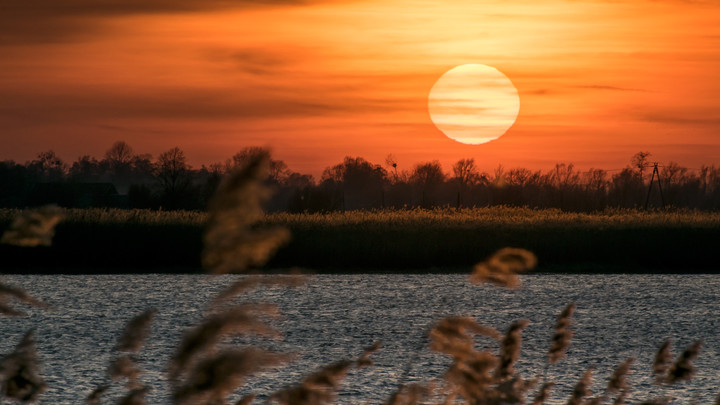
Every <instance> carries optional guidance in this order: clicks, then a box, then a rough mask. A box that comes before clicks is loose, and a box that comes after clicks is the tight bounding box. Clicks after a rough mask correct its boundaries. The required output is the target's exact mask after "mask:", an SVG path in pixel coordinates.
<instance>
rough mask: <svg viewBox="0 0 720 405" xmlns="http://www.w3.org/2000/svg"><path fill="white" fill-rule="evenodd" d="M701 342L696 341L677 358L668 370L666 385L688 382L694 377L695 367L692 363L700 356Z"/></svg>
mask: <svg viewBox="0 0 720 405" xmlns="http://www.w3.org/2000/svg"><path fill="white" fill-rule="evenodd" d="M702 344H703V341H702V339H701V340H698V341H696V342H695V343H693V344H691V345H690V346H688V347H687V348H686V349H685V350H684V351H683V352H682V353H681V354H680V356H678V358H677V360H675V363H674V364H673V365H672V366H671V367H670V370H668V376H667V383H668V384H674V383H677V382H681V381H689V380H691V379H692V378H693V376H695V365H694V364H693V361H694V360H695V358H696V357H697V356H698V354H700V349H701V348H702Z"/></svg>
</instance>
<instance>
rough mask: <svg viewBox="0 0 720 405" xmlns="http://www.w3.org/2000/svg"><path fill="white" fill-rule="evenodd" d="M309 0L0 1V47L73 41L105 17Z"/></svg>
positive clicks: (308, 0)
mask: <svg viewBox="0 0 720 405" xmlns="http://www.w3.org/2000/svg"><path fill="white" fill-rule="evenodd" d="M311 2H314V1H311V0H105V1H99V0H2V4H0V46H1V45H19V44H37V43H56V42H74V41H78V40H81V39H83V38H87V37H89V36H92V35H95V34H97V33H99V32H102V30H103V26H102V20H103V19H105V18H113V17H121V16H128V15H142V14H162V13H192V12H202V11H216V10H225V9H245V8H260V7H273V6H282V5H305V4H309V3H311Z"/></svg>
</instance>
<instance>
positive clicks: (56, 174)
mask: <svg viewBox="0 0 720 405" xmlns="http://www.w3.org/2000/svg"><path fill="white" fill-rule="evenodd" d="M28 169H29V170H30V171H31V172H33V173H34V174H35V175H36V176H37V177H36V178H37V181H45V182H57V181H62V180H63V179H64V177H65V172H66V165H65V163H64V162H63V161H62V159H60V157H58V156H57V155H56V154H55V152H54V151H52V150H48V151H46V152H41V153H39V154H38V155H37V158H36V159H35V160H33V161H32V162H30V163H29V164H28Z"/></svg>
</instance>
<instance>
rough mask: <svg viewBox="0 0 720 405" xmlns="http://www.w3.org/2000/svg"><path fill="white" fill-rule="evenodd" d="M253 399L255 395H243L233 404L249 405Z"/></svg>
mask: <svg viewBox="0 0 720 405" xmlns="http://www.w3.org/2000/svg"><path fill="white" fill-rule="evenodd" d="M255 397H257V395H255V394H248V395H245V396H243V397H242V398H240V399H239V400H237V402H235V405H250V404H251V403H252V401H253V400H255Z"/></svg>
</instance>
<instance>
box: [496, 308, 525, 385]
mask: <svg viewBox="0 0 720 405" xmlns="http://www.w3.org/2000/svg"><path fill="white" fill-rule="evenodd" d="M529 323H530V321H528V320H527V319H523V320H520V321H515V322H513V323H512V325H510V328H508V330H507V332H506V333H505V337H504V338H503V340H502V342H501V344H500V365H499V366H498V369H497V371H496V372H495V377H496V378H497V379H498V380H504V379H506V378H509V377H511V376H513V375H514V374H515V367H514V366H515V362H516V361H517V359H518V358H520V348H521V346H522V332H523V330H524V329H525V328H526V327H527V326H528V324H529Z"/></svg>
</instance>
